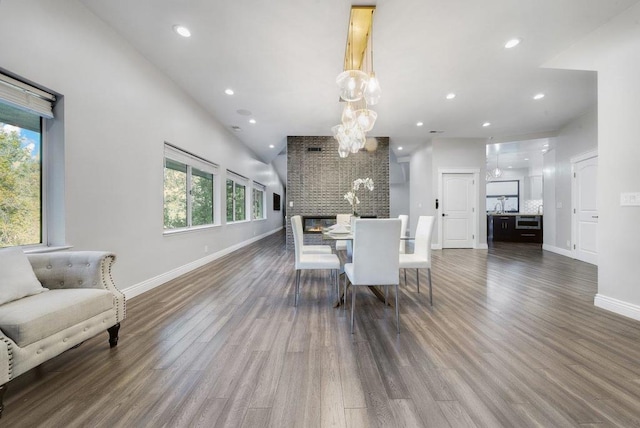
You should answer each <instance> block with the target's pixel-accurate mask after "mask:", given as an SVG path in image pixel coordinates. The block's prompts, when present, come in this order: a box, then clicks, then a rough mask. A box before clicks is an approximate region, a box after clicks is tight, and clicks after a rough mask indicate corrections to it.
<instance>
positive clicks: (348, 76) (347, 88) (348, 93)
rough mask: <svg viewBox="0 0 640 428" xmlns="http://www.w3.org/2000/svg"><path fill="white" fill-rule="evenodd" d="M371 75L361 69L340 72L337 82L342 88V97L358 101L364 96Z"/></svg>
mask: <svg viewBox="0 0 640 428" xmlns="http://www.w3.org/2000/svg"><path fill="white" fill-rule="evenodd" d="M368 82H369V76H367V73H365V72H363V71H360V70H347V71H343V72H342V73H340V74H338V77H337V78H336V84H337V85H338V89H339V90H340V98H342V99H343V100H345V101H358V100H359V99H361V98H362V95H363V92H364V89H365V87H366V86H367V83H368Z"/></svg>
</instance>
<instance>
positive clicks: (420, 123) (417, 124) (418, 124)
mask: <svg viewBox="0 0 640 428" xmlns="http://www.w3.org/2000/svg"><path fill="white" fill-rule="evenodd" d="M422 125H424V123H422V122H418V123H416V126H422Z"/></svg>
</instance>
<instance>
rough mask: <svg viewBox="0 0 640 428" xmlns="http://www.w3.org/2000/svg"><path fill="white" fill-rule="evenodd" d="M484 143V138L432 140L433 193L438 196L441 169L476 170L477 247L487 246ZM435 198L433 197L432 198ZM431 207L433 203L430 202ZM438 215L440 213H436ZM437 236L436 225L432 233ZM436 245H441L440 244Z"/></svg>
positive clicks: (485, 158) (485, 157)
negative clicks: (477, 171) (477, 173)
mask: <svg viewBox="0 0 640 428" xmlns="http://www.w3.org/2000/svg"><path fill="white" fill-rule="evenodd" d="M486 142H487V140H486V139H485V138H434V139H433V178H432V179H433V180H434V181H433V183H434V187H433V189H434V190H433V191H434V195H437V194H438V189H437V186H438V171H439V170H441V169H456V168H457V169H460V168H463V169H464V168H466V169H478V170H479V175H478V178H479V179H478V182H477V183H476V189H477V191H478V203H479V205H478V206H477V207H476V212H477V213H478V215H477V218H476V221H477V222H478V238H479V239H478V241H477V242H478V245H479V246H483V245H486V244H487V217H486V195H487V187H486V185H485V175H486V160H487V155H486ZM434 198H435V196H434ZM431 205H433V202H431ZM438 215H440V211H438ZM433 233H434V235H435V236H438V225H437V223H436V225H435V227H434V231H433ZM438 244H440V245H441V243H440V242H438Z"/></svg>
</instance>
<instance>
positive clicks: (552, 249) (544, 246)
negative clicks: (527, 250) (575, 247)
mask: <svg viewBox="0 0 640 428" xmlns="http://www.w3.org/2000/svg"><path fill="white" fill-rule="evenodd" d="M542 249H543V250H545V251H549V252H551V253H556V254H560V255H561V256H565V257H569V258H570V259H572V258H573V254H572V253H571V250H567V249H565V248H560V247H554V246H553V245H549V244H542Z"/></svg>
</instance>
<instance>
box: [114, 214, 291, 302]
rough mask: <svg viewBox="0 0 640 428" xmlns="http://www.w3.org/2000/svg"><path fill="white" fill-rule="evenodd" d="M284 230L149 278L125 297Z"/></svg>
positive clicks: (248, 240) (266, 234)
mask: <svg viewBox="0 0 640 428" xmlns="http://www.w3.org/2000/svg"><path fill="white" fill-rule="evenodd" d="M282 229H283V227H282V226H281V227H279V228H277V229H274V230H271V231H269V232H267V233H263V234H262V235H259V236H254V237H253V238H251V239H247V240H246V241H242V242H239V243H237V244H235V245H232V246H230V247H227V248H225V249H222V250H220V251H218V252H216V253H213V254H209V255H208V256H206V257H203V258H201V259H198V260H194V261H192V262H190V263H187V264H186V265H183V266H179V267H177V268H175V269H172V270H170V271H168V272H165V273H162V274H160V275H158V276H154V277H153V278H149V279H147V280H145V281H142V282H139V283H137V284H134V285H132V286H131V287H127V288H125V289H123V290H122V292H123V293H124V295H125V297H126V298H127V299H131V298H132V297H135V296H139V295H141V294H142V293H146V292H147V291H149V290H153V289H154V288H156V287H158V286H160V285H162V284H164V283H166V282H169V281H171V280H172V279H175V278H177V277H179V276H180V275H184V274H186V273H189V272H191V271H192V270H194V269H197V268H199V267H201V266H204V265H206V264H207V263H211V262H212V261H214V260H217V259H219V258H220V257H223V256H226V255H227V254H230V253H232V252H234V251H236V250H239V249H240V248H242V247H246V246H247V245H249V244H253V243H254V242H256V241H259V240H261V239H262V238H266V237H267V236H269V235H273V234H274V233H276V232H279V231H281V230H282Z"/></svg>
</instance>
